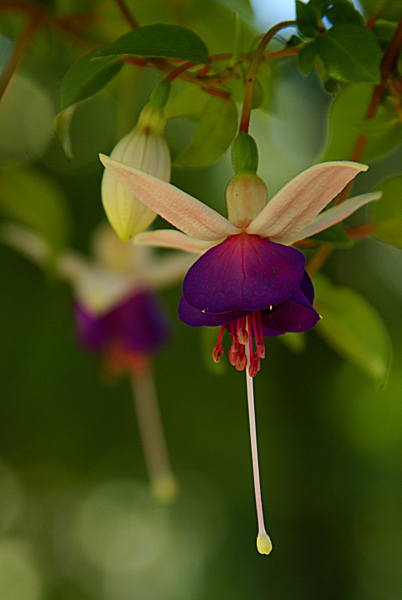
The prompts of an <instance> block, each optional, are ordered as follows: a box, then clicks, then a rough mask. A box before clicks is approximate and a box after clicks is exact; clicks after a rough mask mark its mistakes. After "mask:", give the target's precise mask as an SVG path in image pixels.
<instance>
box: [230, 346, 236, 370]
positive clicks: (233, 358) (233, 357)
mask: <svg viewBox="0 0 402 600" xmlns="http://www.w3.org/2000/svg"><path fill="white" fill-rule="evenodd" d="M228 354H229V361H230V364H231V365H233V366H234V367H235V366H236V362H237V350H233V346H232V347H231V348H230V349H229V352H228Z"/></svg>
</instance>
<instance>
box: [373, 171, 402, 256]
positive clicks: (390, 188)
mask: <svg viewBox="0 0 402 600" xmlns="http://www.w3.org/2000/svg"><path fill="white" fill-rule="evenodd" d="M377 189H380V190H382V193H383V195H382V197H381V199H380V201H379V202H373V203H372V205H371V207H370V210H371V217H372V220H373V224H374V233H375V236H376V237H378V238H379V239H380V240H382V241H383V242H386V243H387V244H392V245H393V246H396V247H397V248H402V175H396V176H394V177H391V178H389V179H387V180H386V181H384V182H383V183H382V184H381V185H379V186H378V188H377Z"/></svg>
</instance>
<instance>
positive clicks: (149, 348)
mask: <svg viewBox="0 0 402 600" xmlns="http://www.w3.org/2000/svg"><path fill="white" fill-rule="evenodd" d="M74 316H75V321H76V326H77V330H78V338H79V341H80V343H81V344H82V345H83V346H84V347H85V348H87V349H88V350H93V351H95V350H98V351H100V352H103V351H106V350H107V349H108V348H109V347H110V346H111V345H118V346H119V347H120V348H121V349H127V350H129V351H133V352H137V353H141V354H151V353H153V352H155V351H156V350H157V349H158V347H159V346H161V345H162V344H163V343H165V342H166V340H167V338H168V336H169V332H170V327H169V321H168V317H167V315H166V313H165V311H164V309H163V307H162V306H161V304H160V303H159V301H158V299H157V297H156V296H155V295H154V294H150V293H149V292H140V293H136V294H134V295H133V296H131V297H129V298H127V299H126V300H125V301H124V302H123V303H122V304H120V305H118V306H116V307H115V308H113V309H112V310H111V311H110V312H108V313H106V314H104V315H102V316H99V315H96V314H94V313H92V312H91V311H89V310H88V309H87V308H86V307H85V306H83V305H82V304H78V303H76V305H75V308H74Z"/></svg>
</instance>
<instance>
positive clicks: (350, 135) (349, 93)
mask: <svg viewBox="0 0 402 600" xmlns="http://www.w3.org/2000/svg"><path fill="white" fill-rule="evenodd" d="M373 89H374V87H373V86H372V85H369V84H366V83H359V84H355V85H350V86H348V87H347V88H345V89H344V90H342V91H341V92H340V93H339V94H338V96H337V97H336V98H335V100H334V102H333V103H332V107H331V112H330V117H329V134H328V143H327V148H326V150H325V151H324V154H323V156H322V157H321V161H327V160H345V159H349V158H350V156H352V152H353V148H354V146H355V144H356V140H357V136H358V134H359V128H361V127H362V126H363V127H368V128H370V125H369V124H368V123H369V122H367V125H362V124H363V122H364V116H365V114H366V112H367V108H368V105H369V103H370V100H371V97H372V94H373ZM386 112H388V111H386V109H384V108H383V107H379V109H378V111H377V114H378V115H381V114H383V113H386ZM377 118H379V117H377ZM376 129H377V128H376ZM340 132H342V134H341V135H340ZM377 134H378V135H376V136H375V137H372V138H369V139H368V140H367V143H366V145H365V147H364V151H363V156H362V161H363V162H370V161H372V160H374V159H375V158H379V157H381V156H384V155H386V154H389V153H390V152H391V151H392V150H393V149H394V148H396V147H397V146H398V145H399V144H400V143H401V142H402V124H401V123H397V124H396V125H395V127H393V128H392V129H390V130H388V129H387V128H386V127H385V128H384V130H383V132H382V135H380V134H381V132H380V131H378V129H377Z"/></svg>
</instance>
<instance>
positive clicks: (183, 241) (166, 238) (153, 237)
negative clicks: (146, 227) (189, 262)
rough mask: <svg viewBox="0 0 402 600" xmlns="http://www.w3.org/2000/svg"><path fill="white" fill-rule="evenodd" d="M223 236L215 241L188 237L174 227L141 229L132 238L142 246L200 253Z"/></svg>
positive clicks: (220, 240)
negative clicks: (152, 229)
mask: <svg viewBox="0 0 402 600" xmlns="http://www.w3.org/2000/svg"><path fill="white" fill-rule="evenodd" d="M223 240H224V238H221V239H218V240H217V241H216V242H215V241H214V242H209V241H207V240H199V239H197V238H193V237H190V236H189V235H186V234H185V233H182V232H181V231H176V230H175V229H156V230H155V231H142V232H141V233H139V234H138V235H136V236H135V237H134V238H133V242H134V244H141V245H142V246H144V245H146V246H154V247H159V248H175V249H176V250H185V251H186V252H193V253H194V254H202V253H203V252H205V251H206V250H209V249H210V248H212V246H215V244H218V243H219V242H223Z"/></svg>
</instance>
